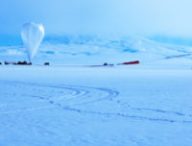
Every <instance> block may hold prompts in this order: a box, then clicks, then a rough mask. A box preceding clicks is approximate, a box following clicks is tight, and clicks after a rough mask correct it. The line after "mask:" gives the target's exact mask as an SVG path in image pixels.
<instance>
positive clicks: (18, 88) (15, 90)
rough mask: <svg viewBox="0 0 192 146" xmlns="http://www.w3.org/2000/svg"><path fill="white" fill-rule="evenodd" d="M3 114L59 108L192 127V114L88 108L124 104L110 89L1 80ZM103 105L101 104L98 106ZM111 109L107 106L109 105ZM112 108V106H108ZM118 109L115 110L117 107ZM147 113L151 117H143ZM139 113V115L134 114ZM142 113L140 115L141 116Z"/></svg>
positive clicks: (116, 93) (133, 109) (0, 111)
mask: <svg viewBox="0 0 192 146" xmlns="http://www.w3.org/2000/svg"><path fill="white" fill-rule="evenodd" d="M0 87H1V93H0V94H1V96H0V98H1V101H2V102H1V104H0V114H8V113H18V112H25V111H34V110H43V109H47V108H58V109H62V110H64V111H69V112H76V113H80V114H94V115H99V116H104V117H117V118H128V119H133V120H144V121H152V122H169V123H188V124H192V115H188V114H185V113H182V112H178V111H167V110H164V109H150V108H142V107H133V106H130V105H128V106H127V108H128V109H127V110H128V111H129V110H131V113H129V112H128V111H125V112H117V111H113V110H107V111H106V110H105V109H104V110H102V109H101V110H98V107H97V108H95V109H94V107H93V108H91V109H90V108H85V107H86V106H88V105H93V104H95V103H97V104H98V106H100V105H102V104H106V103H103V102H108V103H114V104H113V105H117V106H119V105H121V104H120V103H119V102H117V101H116V100H115V98H117V97H118V95H119V92H118V91H115V90H112V89H108V88H96V87H88V86H77V85H44V84H36V83H25V82H12V81H0ZM99 104H100V105H99ZM106 106H108V105H106ZM109 106H110V105H109ZM114 108H115V107H114ZM143 112H148V114H143ZM135 113H137V114H135ZM138 113H139V114H138Z"/></svg>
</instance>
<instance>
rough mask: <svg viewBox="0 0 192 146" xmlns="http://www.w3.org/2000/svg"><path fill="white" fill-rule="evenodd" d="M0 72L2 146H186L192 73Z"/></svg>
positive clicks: (191, 134)
mask: <svg viewBox="0 0 192 146" xmlns="http://www.w3.org/2000/svg"><path fill="white" fill-rule="evenodd" d="M0 72H1V76H0V91H1V92H0V100H1V102H0V145H2V146H4V145H6V146H48V145H49V146H66V145H68V146H77V145H78V146H106V145H108V146H128V145H131V146H154V145H155V146H171V145H174V146H181V145H182V146H191V143H192V105H191V98H192V90H191V83H192V71H191V70H182V71H181V70H139V69H129V68H126V67H125V68H123V67H114V68H108V67H106V68H94V67H93V68H86V67H85V68H82V67H79V68H71V67H66V68H63V67H1V68H0Z"/></svg>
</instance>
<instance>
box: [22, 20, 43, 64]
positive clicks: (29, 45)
mask: <svg viewBox="0 0 192 146" xmlns="http://www.w3.org/2000/svg"><path fill="white" fill-rule="evenodd" d="M44 35H45V29H44V26H43V25H42V24H36V23H33V22H30V23H25V24H24V25H23V27H22V31H21V37H22V40H23V44H24V47H25V48H26V51H27V54H28V57H29V61H31V59H32V58H33V57H34V56H35V54H36V53H37V51H38V48H39V46H40V44H41V42H42V40H43V38H44Z"/></svg>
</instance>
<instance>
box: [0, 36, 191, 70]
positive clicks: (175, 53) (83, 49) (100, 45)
mask: <svg viewBox="0 0 192 146" xmlns="http://www.w3.org/2000/svg"><path fill="white" fill-rule="evenodd" d="M191 54H192V47H189V46H178V45H170V44H163V43H159V42H155V41H152V40H150V39H147V38H142V37H122V38H118V39H108V38H98V37H94V36H92V37H91V36H78V37H72V36H71V37H70V36H67V37H64V36H63V37H62V36H60V37H47V38H46V39H45V40H44V43H43V44H42V45H41V47H40V49H39V52H38V54H37V55H36V57H35V58H34V59H33V62H34V63H42V62H45V61H50V62H51V64H55V65H56V64H65V65H66V64H67V65H70V64H103V63H104V62H108V63H114V64H117V63H120V62H124V61H130V60H140V61H141V64H142V65H143V66H146V67H150V68H158V67H160V68H183V67H184V68H186V67H187V68H190V66H188V65H189V64H190V62H191ZM26 59H27V58H26V53H25V49H24V48H22V45H17V46H1V47H0V61H5V60H8V61H12V60H13V61H18V60H26Z"/></svg>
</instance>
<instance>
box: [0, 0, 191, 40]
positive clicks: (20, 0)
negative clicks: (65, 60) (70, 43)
mask: <svg viewBox="0 0 192 146" xmlns="http://www.w3.org/2000/svg"><path fill="white" fill-rule="evenodd" d="M0 4H1V5H0V34H18V33H20V28H21V25H22V24H23V23H25V22H28V21H35V22H40V23H44V25H45V27H46V32H47V34H63V33H93V34H108V35H110V34H120V35H132V34H134V35H135V34H146V35H155V34H165V35H176V36H187V37H192V8H191V7H192V0H0Z"/></svg>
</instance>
